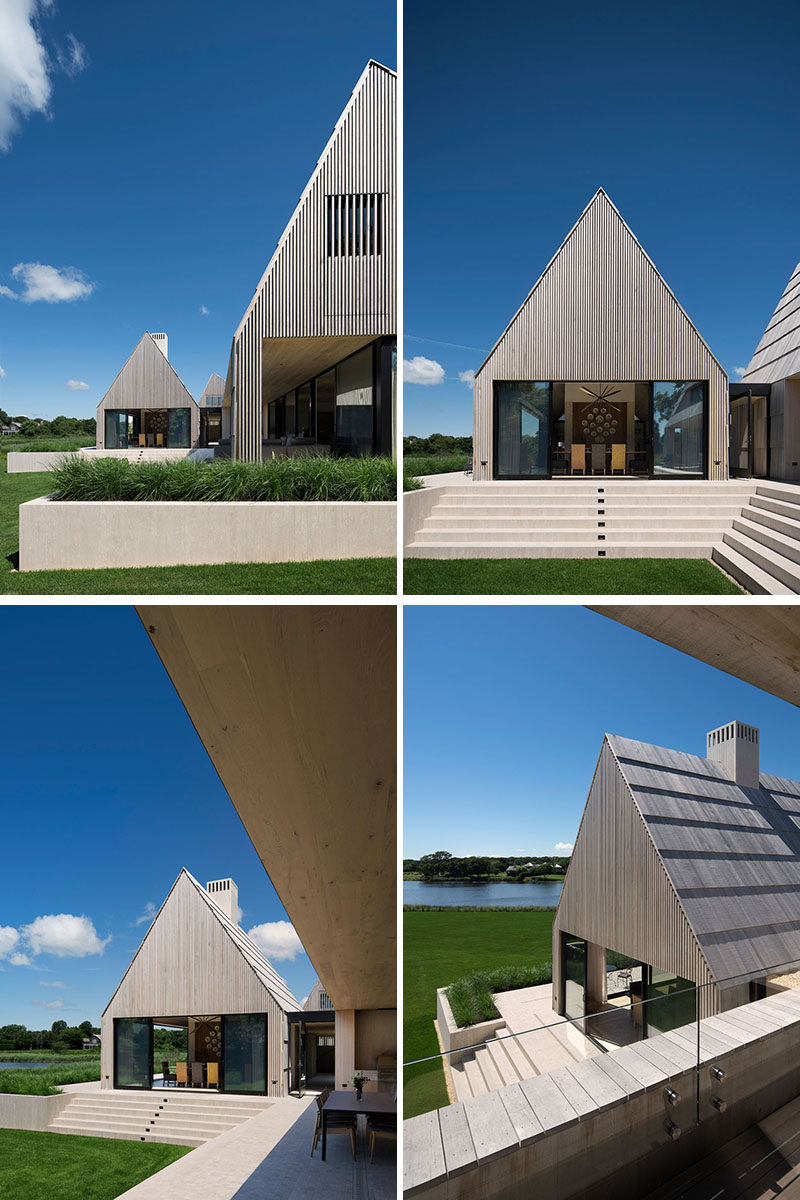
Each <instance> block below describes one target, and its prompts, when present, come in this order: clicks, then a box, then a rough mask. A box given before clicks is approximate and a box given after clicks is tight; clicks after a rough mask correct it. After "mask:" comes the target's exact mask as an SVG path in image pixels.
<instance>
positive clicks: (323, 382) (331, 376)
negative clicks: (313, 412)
mask: <svg viewBox="0 0 800 1200" xmlns="http://www.w3.org/2000/svg"><path fill="white" fill-rule="evenodd" d="M316 393H317V441H318V442H319V443H320V445H323V446H332V445H333V443H334V441H335V440H336V372H335V371H327V372H326V373H325V374H324V375H320V377H319V378H318V379H317V380H316Z"/></svg>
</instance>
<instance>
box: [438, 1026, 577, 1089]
mask: <svg viewBox="0 0 800 1200" xmlns="http://www.w3.org/2000/svg"><path fill="white" fill-rule="evenodd" d="M500 1034H501V1036H500V1037H494V1036H493V1037H490V1038H487V1039H486V1044H485V1045H484V1046H479V1047H478V1049H477V1050H473V1051H472V1052H471V1053H470V1054H468V1055H466V1056H465V1057H464V1058H463V1059H462V1060H461V1062H458V1063H454V1064H452V1066H451V1068H450V1074H451V1076H452V1079H453V1087H454V1088H455V1093H456V1099H458V1100H467V1099H468V1098H469V1097H470V1096H484V1095H486V1093H487V1092H494V1091H497V1089H498V1088H501V1087H506V1086H507V1085H508V1084H510V1083H519V1081H520V1080H521V1079H530V1078H531V1077H532V1076H533V1075H537V1074H539V1072H538V1071H537V1070H536V1068H535V1067H534V1065H533V1063H532V1061H531V1059H530V1058H529V1056H528V1055H527V1054H526V1053H525V1051H524V1049H523V1046H522V1040H523V1039H524V1038H525V1036H526V1035H525V1034H517V1035H514V1036H509V1034H508V1030H506V1029H502V1030H500ZM559 1061H563V1060H559Z"/></svg>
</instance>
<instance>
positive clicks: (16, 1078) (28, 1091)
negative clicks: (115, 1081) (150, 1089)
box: [0, 1057, 100, 1196]
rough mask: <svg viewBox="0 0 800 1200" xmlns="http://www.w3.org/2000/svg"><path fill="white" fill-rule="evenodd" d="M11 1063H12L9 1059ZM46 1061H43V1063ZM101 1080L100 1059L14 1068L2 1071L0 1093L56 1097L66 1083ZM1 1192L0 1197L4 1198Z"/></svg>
mask: <svg viewBox="0 0 800 1200" xmlns="http://www.w3.org/2000/svg"><path fill="white" fill-rule="evenodd" d="M9 1061H11V1060H10V1059H9ZM44 1061H45V1060H44V1059H42V1062H44ZM99 1078H100V1059H99V1058H98V1057H95V1059H94V1062H92V1063H80V1062H78V1063H53V1064H52V1066H49V1067H31V1068H30V1070H27V1069H26V1068H25V1067H13V1068H12V1069H11V1070H10V1071H0V1092H12V1093H14V1094H15V1095H23V1096H55V1095H56V1094H57V1093H58V1092H59V1091H60V1090H61V1086H62V1085H63V1084H65V1083H92V1082H93V1081H94V1080H96V1079H99ZM2 1194H3V1193H2V1191H0V1196H2Z"/></svg>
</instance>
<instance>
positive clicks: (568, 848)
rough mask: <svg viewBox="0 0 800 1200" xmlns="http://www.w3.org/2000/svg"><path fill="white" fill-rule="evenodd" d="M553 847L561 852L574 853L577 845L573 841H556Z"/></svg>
mask: <svg viewBox="0 0 800 1200" xmlns="http://www.w3.org/2000/svg"><path fill="white" fill-rule="evenodd" d="M553 849H554V850H558V851H559V853H561V854H572V851H573V850H574V849H575V846H574V843H573V842H556V844H555V846H554V847H553Z"/></svg>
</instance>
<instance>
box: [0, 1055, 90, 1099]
mask: <svg viewBox="0 0 800 1200" xmlns="http://www.w3.org/2000/svg"><path fill="white" fill-rule="evenodd" d="M9 1061H11V1060H9ZM99 1079H100V1060H99V1059H96V1060H95V1062H94V1063H93V1064H91V1063H75V1064H74V1065H67V1064H56V1063H54V1064H53V1065H52V1066H47V1067H31V1069H30V1070H26V1069H25V1068H24V1067H13V1068H12V1069H11V1070H9V1071H0V1094H3V1093H7V1094H11V1095H15V1096H57V1095H58V1093H59V1092H60V1091H61V1088H62V1087H63V1086H64V1084H66V1083H92V1082H94V1081H95V1080H97V1081H99Z"/></svg>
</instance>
